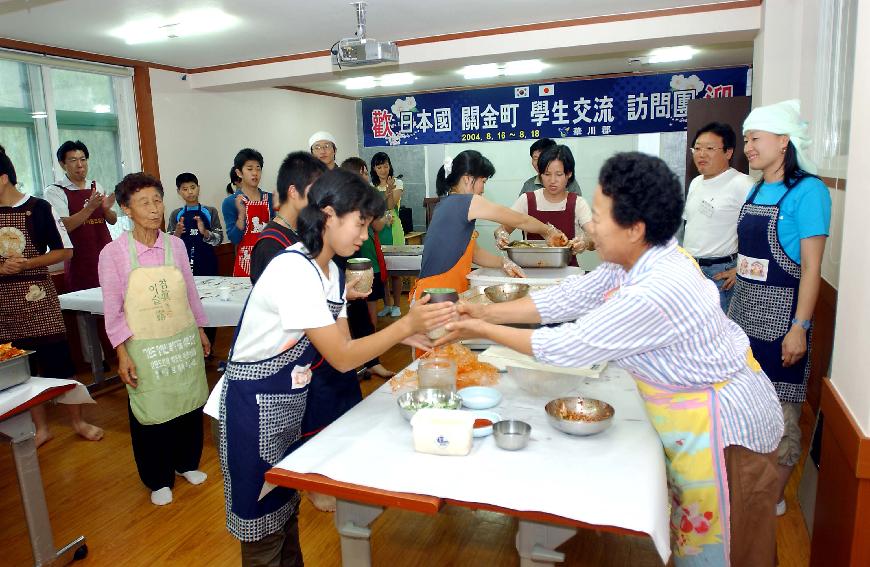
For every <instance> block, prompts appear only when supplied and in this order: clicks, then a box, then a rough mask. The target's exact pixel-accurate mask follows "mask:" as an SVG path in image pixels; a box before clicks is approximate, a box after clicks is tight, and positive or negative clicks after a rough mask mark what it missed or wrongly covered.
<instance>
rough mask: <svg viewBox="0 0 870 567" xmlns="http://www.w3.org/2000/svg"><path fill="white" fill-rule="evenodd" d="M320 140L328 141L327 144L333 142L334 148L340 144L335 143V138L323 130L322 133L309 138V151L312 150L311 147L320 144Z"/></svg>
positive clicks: (316, 133)
mask: <svg viewBox="0 0 870 567" xmlns="http://www.w3.org/2000/svg"><path fill="white" fill-rule="evenodd" d="M320 140H326V141H327V142H332V145H333V147H334V146H337V145H338V144H336V143H335V136H333V135H332V134H330V133H329V132H327V131H326V130H321V131H320V132H315V133H313V134H311V137H310V138H308V149H309V150H310V149H311V146H313V145H314V144H316V143H317V142H319V141H320Z"/></svg>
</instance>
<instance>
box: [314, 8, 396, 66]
mask: <svg viewBox="0 0 870 567" xmlns="http://www.w3.org/2000/svg"><path fill="white" fill-rule="evenodd" d="M351 6H354V7H355V9H356V20H357V24H356V25H357V30H356V34H355V36H354V37H345V38H342V39H340V40H338V41H336V42H335V43H334V44H333V46H332V49H331V50H330V52H331V53H332V64H333V65H336V66H338V67H339V68H341V67H345V66H347V67H359V66H362V65H376V64H378V63H398V62H399V48H398V46H397V45H396V44H395V43H393V42H392V41H376V40H374V39H370V38H366V3H365V2H353V3H352V4H351Z"/></svg>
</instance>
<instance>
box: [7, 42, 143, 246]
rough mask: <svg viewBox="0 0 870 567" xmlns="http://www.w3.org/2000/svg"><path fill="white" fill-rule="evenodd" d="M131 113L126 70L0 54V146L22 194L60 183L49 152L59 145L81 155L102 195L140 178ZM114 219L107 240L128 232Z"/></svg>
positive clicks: (60, 175)
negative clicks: (77, 148) (78, 147)
mask: <svg viewBox="0 0 870 567" xmlns="http://www.w3.org/2000/svg"><path fill="white" fill-rule="evenodd" d="M133 108H134V105H133V83H132V73H131V72H130V70H129V69H124V68H118V67H108V66H100V65H90V64H84V63H80V62H74V61H67V60H60V59H51V58H45V57H38V58H37V57H33V56H29V55H24V54H18V53H13V52H0V144H2V145H3V146H4V147H5V148H6V151H7V153H8V154H9V157H10V158H11V159H12V162H13V163H14V164H15V170H16V172H17V173H18V181H19V189H20V190H21V191H23V192H25V193H29V194H31V195H36V196H41V195H42V190H43V188H44V187H46V186H47V185H48V184H50V183H53V182H54V181H56V180H59V179H62V178H63V176H64V172H63V170H62V168H61V167H60V165H59V164H58V163H57V158H56V152H57V148H58V147H59V146H60V144H62V143H63V142H65V141H66V140H81V141H82V142H84V144H85V145H86V146H87V147H88V152H89V154H90V159H89V160H88V179H96V180H97V181H98V182H99V184H100V185H101V186H102V187H103V188H104V189H105V190H106V191H111V190H112V189H113V188H114V187H115V185H116V184H117V183H118V182H119V181H120V180H121V178H122V177H123V176H124V175H126V174H127V173H132V172H134V171H139V170H140V169H141V166H140V162H139V142H138V139H137V138H136V122H135V114H134V110H133ZM116 212H117V213H118V214H119V222H118V223H116V224H115V225H110V226H109V230H110V232H111V233H112V236H113V237H117V236H118V235H119V234H120V233H121V232H122V231H123V228H122V227H125V226H127V223H126V220H127V219H124V218H120V217H121V216H122V213H121V211H120V209H119V208H118V207H117V206H116Z"/></svg>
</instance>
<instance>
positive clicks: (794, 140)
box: [728, 101, 831, 515]
mask: <svg viewBox="0 0 870 567" xmlns="http://www.w3.org/2000/svg"><path fill="white" fill-rule="evenodd" d="M743 135H744V138H745V140H746V143H745V145H744V152H745V153H746V156H747V158H749V165H750V167H752V168H753V169H758V170H761V171H762V172H763V179H762V180H761V181H760V182H759V183H758V184H757V185H756V186H755V188H754V189H753V190H752V191H751V192H750V195H749V197H748V198H747V200H746V202H745V203H744V204H743V207H742V208H741V210H740V215H739V217H738V223H737V241H738V244H737V254H738V255H737V268H735V272H736V278H737V281H736V283H735V285H734V295H733V300H732V302H731V305H730V307H729V309H728V316H729V317H730V318H731V319H733V320H734V321H735V322H736V323H737V324H738V325H740V327H741V328H742V329H743V330H744V331H745V332H746V334H747V335H748V336H749V341H750V344H751V345H752V352H753V353H755V357H756V358H757V359H758V362H759V363H760V364H761V367H762V368H763V369H764V372H765V373H766V374H767V375H768V377H770V379H771V381H772V382H773V385H774V387H775V388H776V392H777V394H778V395H779V400H780V402H781V403H782V407H783V413H784V415H785V433H784V435H783V438H782V441H781V442H780V446H779V452H778V453H779V454H778V461H779V465H780V467H779V471H780V501H779V504H778V505H777V513H778V514H780V515H781V514H784V513H785V499H784V491H785V486H786V484H787V483H788V479H789V477H790V476H791V472H792V470H793V468H794V466H795V465H796V464H797V461H798V459H799V457H800V451H801V442H800V439H801V436H800V427H799V426H798V418H799V416H800V408H801V404H803V402H804V400H806V391H807V380H808V378H809V374H810V357H811V344H812V343H811V339H812V316H813V311H814V310H815V304H816V299H817V297H818V289H819V282H820V280H821V264H822V256H823V253H824V249H825V240H826V237H827V235H828V232H829V228H830V222H831V198H830V193H829V192H828V189H827V187H825V185H824V183H822V181H821V180H820V179H819V178H817V177H816V176H815V175H814V173H815V171H816V167H815V164H813V163H812V162H811V161H809V159H807V157H806V156H805V154H804V148H805V147H806V144H807V143H809V138H808V135H807V124H806V122H803V121H802V120H801V119H800V105H799V103H798V101H785V102H781V103H778V104H773V105H770V106H763V107H759V108H756V109H755V110H753V111H752V112H751V113H750V114H749V116H748V117H747V118H746V121H745V122H744V123H743Z"/></svg>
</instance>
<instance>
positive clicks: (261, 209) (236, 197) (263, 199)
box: [221, 148, 275, 278]
mask: <svg viewBox="0 0 870 567" xmlns="http://www.w3.org/2000/svg"><path fill="white" fill-rule="evenodd" d="M233 164H234V166H235V169H236V173H237V174H238V175H239V176H240V177H241V178H242V188H241V189H240V190H239V191H237V192H235V193H233V194H232V195H228V196H227V197H226V198H225V199H224V200H223V203H222V204H221V212H223V214H224V221H226V223H227V237H228V238H229V239H230V242H232V243H233V244H235V245H236V259H235V261H234V262H233V276H235V277H243V278H247V277H250V275H251V253H252V252H253V250H254V245H255V244H256V243H257V239H259V238H260V233H261V232H262V231H263V229H264V228H265V227H266V224H267V223H268V222H269V221H270V220H272V217H273V216H274V214H275V213H274V211H273V209H272V194H271V193H267V192H265V191H263V190H262V189H260V177H261V175H262V172H263V155H262V154H261V153H260V152H258V151H257V150H253V149H251V148H245V149H243V150H241V151H239V153H238V154H236V158H235V159H234V160H233Z"/></svg>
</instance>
